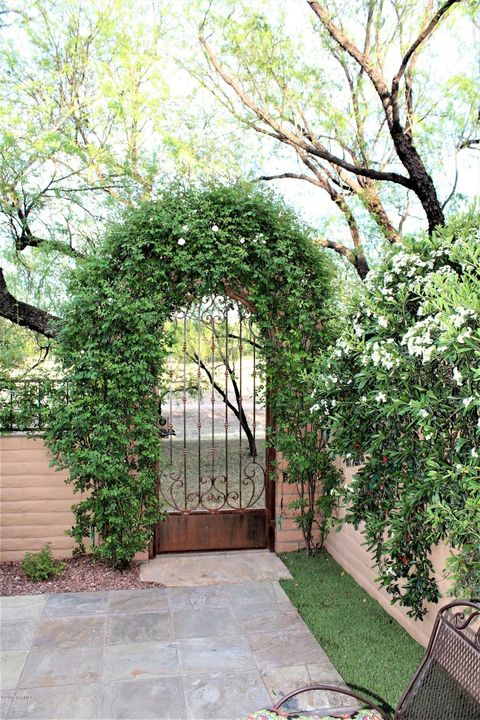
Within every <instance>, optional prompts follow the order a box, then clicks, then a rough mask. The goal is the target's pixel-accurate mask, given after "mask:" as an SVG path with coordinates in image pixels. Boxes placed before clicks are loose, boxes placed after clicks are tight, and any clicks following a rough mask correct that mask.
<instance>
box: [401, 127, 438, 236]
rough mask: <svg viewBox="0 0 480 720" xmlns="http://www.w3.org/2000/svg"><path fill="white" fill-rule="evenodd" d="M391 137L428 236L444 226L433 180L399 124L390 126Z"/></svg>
mask: <svg viewBox="0 0 480 720" xmlns="http://www.w3.org/2000/svg"><path fill="white" fill-rule="evenodd" d="M391 136H392V140H393V142H394V145H395V149H396V151H397V154H398V157H399V159H400V160H401V161H402V163H403V165H404V166H405V168H406V169H407V171H408V174H409V176H410V179H411V181H412V185H413V187H412V189H413V191H414V193H416V195H417V197H418V199H419V200H420V202H421V203H422V207H423V209H424V210H425V214H426V216H427V220H428V232H429V233H430V235H431V234H432V232H433V231H434V229H435V228H436V227H438V226H439V225H440V226H443V225H445V215H444V214H443V210H442V206H441V205H440V201H439V199H438V196H437V191H436V190H435V185H434V184H433V180H432V178H431V177H430V175H429V174H428V172H427V170H426V168H425V165H424V164H423V162H422V160H421V158H420V155H419V154H418V152H417V150H416V148H415V146H414V145H413V144H412V142H411V140H410V138H409V136H408V135H407V134H406V133H405V130H404V129H403V128H402V126H401V125H400V123H399V122H394V123H393V125H392V126H391Z"/></svg>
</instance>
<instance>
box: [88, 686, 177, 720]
mask: <svg viewBox="0 0 480 720" xmlns="http://www.w3.org/2000/svg"><path fill="white" fill-rule="evenodd" d="M99 717H100V718H108V719H109V720H110V719H111V718H115V719H116V720H139V719H140V718H141V720H150V719H151V718H152V719H153V718H155V719H156V720H167V718H168V720H186V718H187V709H186V705H185V698H184V694H183V688H182V682H181V679H180V678H179V677H169V678H149V679H148V680H132V681H130V682H118V683H111V684H108V685H104V687H103V692H102V703H101V708H100V713H99Z"/></svg>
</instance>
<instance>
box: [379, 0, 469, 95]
mask: <svg viewBox="0 0 480 720" xmlns="http://www.w3.org/2000/svg"><path fill="white" fill-rule="evenodd" d="M460 1H461V0H447V2H446V3H445V4H444V5H442V7H440V8H439V9H438V10H437V12H436V13H435V15H434V16H433V18H432V19H431V20H430V22H429V23H428V25H427V26H426V28H424V30H422V32H421V33H420V35H419V36H418V37H417V38H416V39H415V40H414V41H413V43H412V44H411V45H410V47H409V48H408V50H407V52H406V53H405V55H404V56H403V59H402V62H401V64H400V67H399V69H398V72H397V74H396V75H395V77H394V78H393V80H392V90H391V94H392V96H393V97H395V96H396V94H397V93H398V87H399V85H400V80H401V79H402V76H403V74H404V72H405V70H406V69H407V66H408V63H409V62H410V60H411V58H412V56H413V55H414V53H415V52H416V51H417V50H418V48H419V47H420V45H421V44H422V43H423V42H425V40H426V39H427V38H428V36H429V35H431V34H432V32H433V31H434V30H435V28H436V27H437V25H438V23H439V22H440V20H441V19H442V17H443V16H444V15H445V13H446V12H447V10H449V9H450V8H451V7H452V6H453V5H455V4H456V3H458V2H460Z"/></svg>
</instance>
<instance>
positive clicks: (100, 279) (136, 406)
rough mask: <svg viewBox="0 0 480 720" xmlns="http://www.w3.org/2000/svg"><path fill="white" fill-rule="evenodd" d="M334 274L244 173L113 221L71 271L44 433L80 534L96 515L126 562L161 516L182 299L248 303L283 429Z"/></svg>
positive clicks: (100, 550) (307, 385)
mask: <svg viewBox="0 0 480 720" xmlns="http://www.w3.org/2000/svg"><path fill="white" fill-rule="evenodd" d="M330 276H331V265H330V262H329V259H328V257H326V255H325V254H324V252H323V251H322V250H319V249H318V248H317V247H316V246H315V245H314V244H313V243H312V242H311V241H310V240H309V238H308V233H307V232H306V230H305V228H304V227H302V226H301V225H300V223H299V222H298V221H297V220H296V218H295V217H294V215H293V214H292V212H291V211H289V210H288V209H287V208H286V207H285V206H284V205H283V204H282V203H281V202H279V201H278V200H276V199H275V198H273V197H272V196H271V195H270V194H266V193H265V192H261V191H259V190H252V189H251V188H249V187H247V186H241V185H236V186H233V187H231V186H230V187H214V188H210V189H204V190H199V189H192V188H185V187H180V186H175V187H170V188H169V189H168V190H166V191H165V192H163V193H162V194H161V196H160V197H159V198H158V199H157V200H156V201H155V202H150V203H146V204H144V205H143V206H141V207H140V208H138V209H135V210H132V211H130V212H129V213H128V214H127V215H126V216H125V218H124V219H123V222H121V223H119V224H118V225H117V226H115V227H113V228H112V229H111V231H110V232H109V233H108V236H107V237H106V239H105V242H104V246H103V249H102V251H101V253H100V254H99V255H98V256H97V257H95V258H92V259H88V260H86V261H85V262H84V263H83V265H82V266H81V267H80V269H79V270H78V271H76V272H75V274H74V275H73V277H72V280H71V286H70V296H71V300H70V302H69V304H68V305H67V307H66V308H65V315H64V317H65V320H64V322H63V325H62V328H61V330H60V334H59V337H58V353H57V354H58V356H59V358H60V360H61V362H62V364H63V370H64V373H65V377H66V379H67V380H68V392H69V397H68V402H64V399H63V398H58V399H57V400H56V401H54V407H53V412H52V413H51V421H50V424H49V428H48V430H47V434H46V440H47V443H48V445H49V447H50V449H51V450H52V452H53V454H54V458H55V463H56V464H57V465H58V466H59V467H63V468H68V470H69V478H70V479H69V482H71V483H72V484H73V486H74V488H75V490H76V491H77V492H79V493H82V497H81V499H80V500H79V502H78V503H77V504H76V505H75V508H74V512H75V519H76V522H75V526H74V527H73V529H72V535H73V537H74V538H75V540H76V541H77V543H78V545H79V546H80V547H81V546H82V544H83V538H85V537H88V536H89V534H90V531H91V528H95V529H96V532H97V533H99V534H100V536H101V537H102V544H101V545H100V546H99V547H97V548H96V549H95V552H96V553H97V554H98V555H100V556H102V557H106V558H108V559H110V560H111V561H113V562H114V563H115V564H116V565H117V566H122V565H126V564H127V563H128V562H129V561H130V560H131V559H132V558H133V556H134V555H135V553H136V552H137V551H139V550H143V549H145V547H146V546H147V544H148V541H149V540H150V538H151V536H152V529H153V527H154V526H155V524H156V523H157V522H158V521H159V519H160V518H161V517H162V507H161V504H160V502H159V500H158V497H157V488H156V482H157V471H156V467H157V462H158V461H159V453H160V443H159V442H158V426H157V422H158V403H157V400H158V398H157V397H156V395H155V392H154V389H155V386H156V384H157V382H158V378H159V376H160V375H161V372H162V367H163V363H164V361H165V358H166V355H167V352H168V346H169V342H171V340H172V338H171V337H169V333H168V331H165V328H166V325H167V324H168V320H169V318H171V317H172V314H173V313H174V312H175V310H177V309H178V308H182V307H184V306H186V305H187V304H189V302H191V300H192V299H201V298H202V297H204V296H208V295H212V294H221V295H223V294H225V293H226V292H227V293H230V294H231V295H232V297H236V298H240V299H241V300H242V301H243V302H245V303H246V304H247V305H248V307H249V308H251V309H252V311H253V312H254V314H255V321H256V325H257V327H258V330H259V333H260V337H261V339H262V354H263V358H264V363H265V373H266V384H267V387H268V388H269V389H270V390H271V392H270V404H271V409H272V413H273V417H274V422H275V435H276V437H277V438H281V437H286V436H287V434H288V433H289V432H291V431H292V430H295V429H296V428H297V425H298V423H299V422H303V419H304V417H306V416H307V415H309V413H308V407H309V403H308V402H306V401H305V398H309V397H310V394H311V392H312V390H313V387H314V380H315V372H314V368H313V365H312V362H311V359H312V357H313V356H315V354H317V353H319V352H320V350H321V348H322V347H323V346H324V345H325V344H326V343H327V342H328V340H329V334H328V333H329V330H328V327H329V322H328V315H329V313H331V312H332V308H331V304H330V302H329V299H330V297H331V290H330ZM299 408H301V412H300V411H299ZM305 408H306V409H305ZM302 413H303V414H302Z"/></svg>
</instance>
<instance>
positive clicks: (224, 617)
mask: <svg viewBox="0 0 480 720" xmlns="http://www.w3.org/2000/svg"><path fill="white" fill-rule="evenodd" d="M172 617H173V627H174V632H175V637H176V638H177V639H178V640H182V639H185V638H201V637H217V636H219V637H228V636H229V635H236V636H239V635H240V634H241V630H240V625H239V623H238V621H237V619H236V617H235V615H234V614H233V612H232V611H231V610H230V608H206V609H204V610H180V611H179V612H174V613H172Z"/></svg>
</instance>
